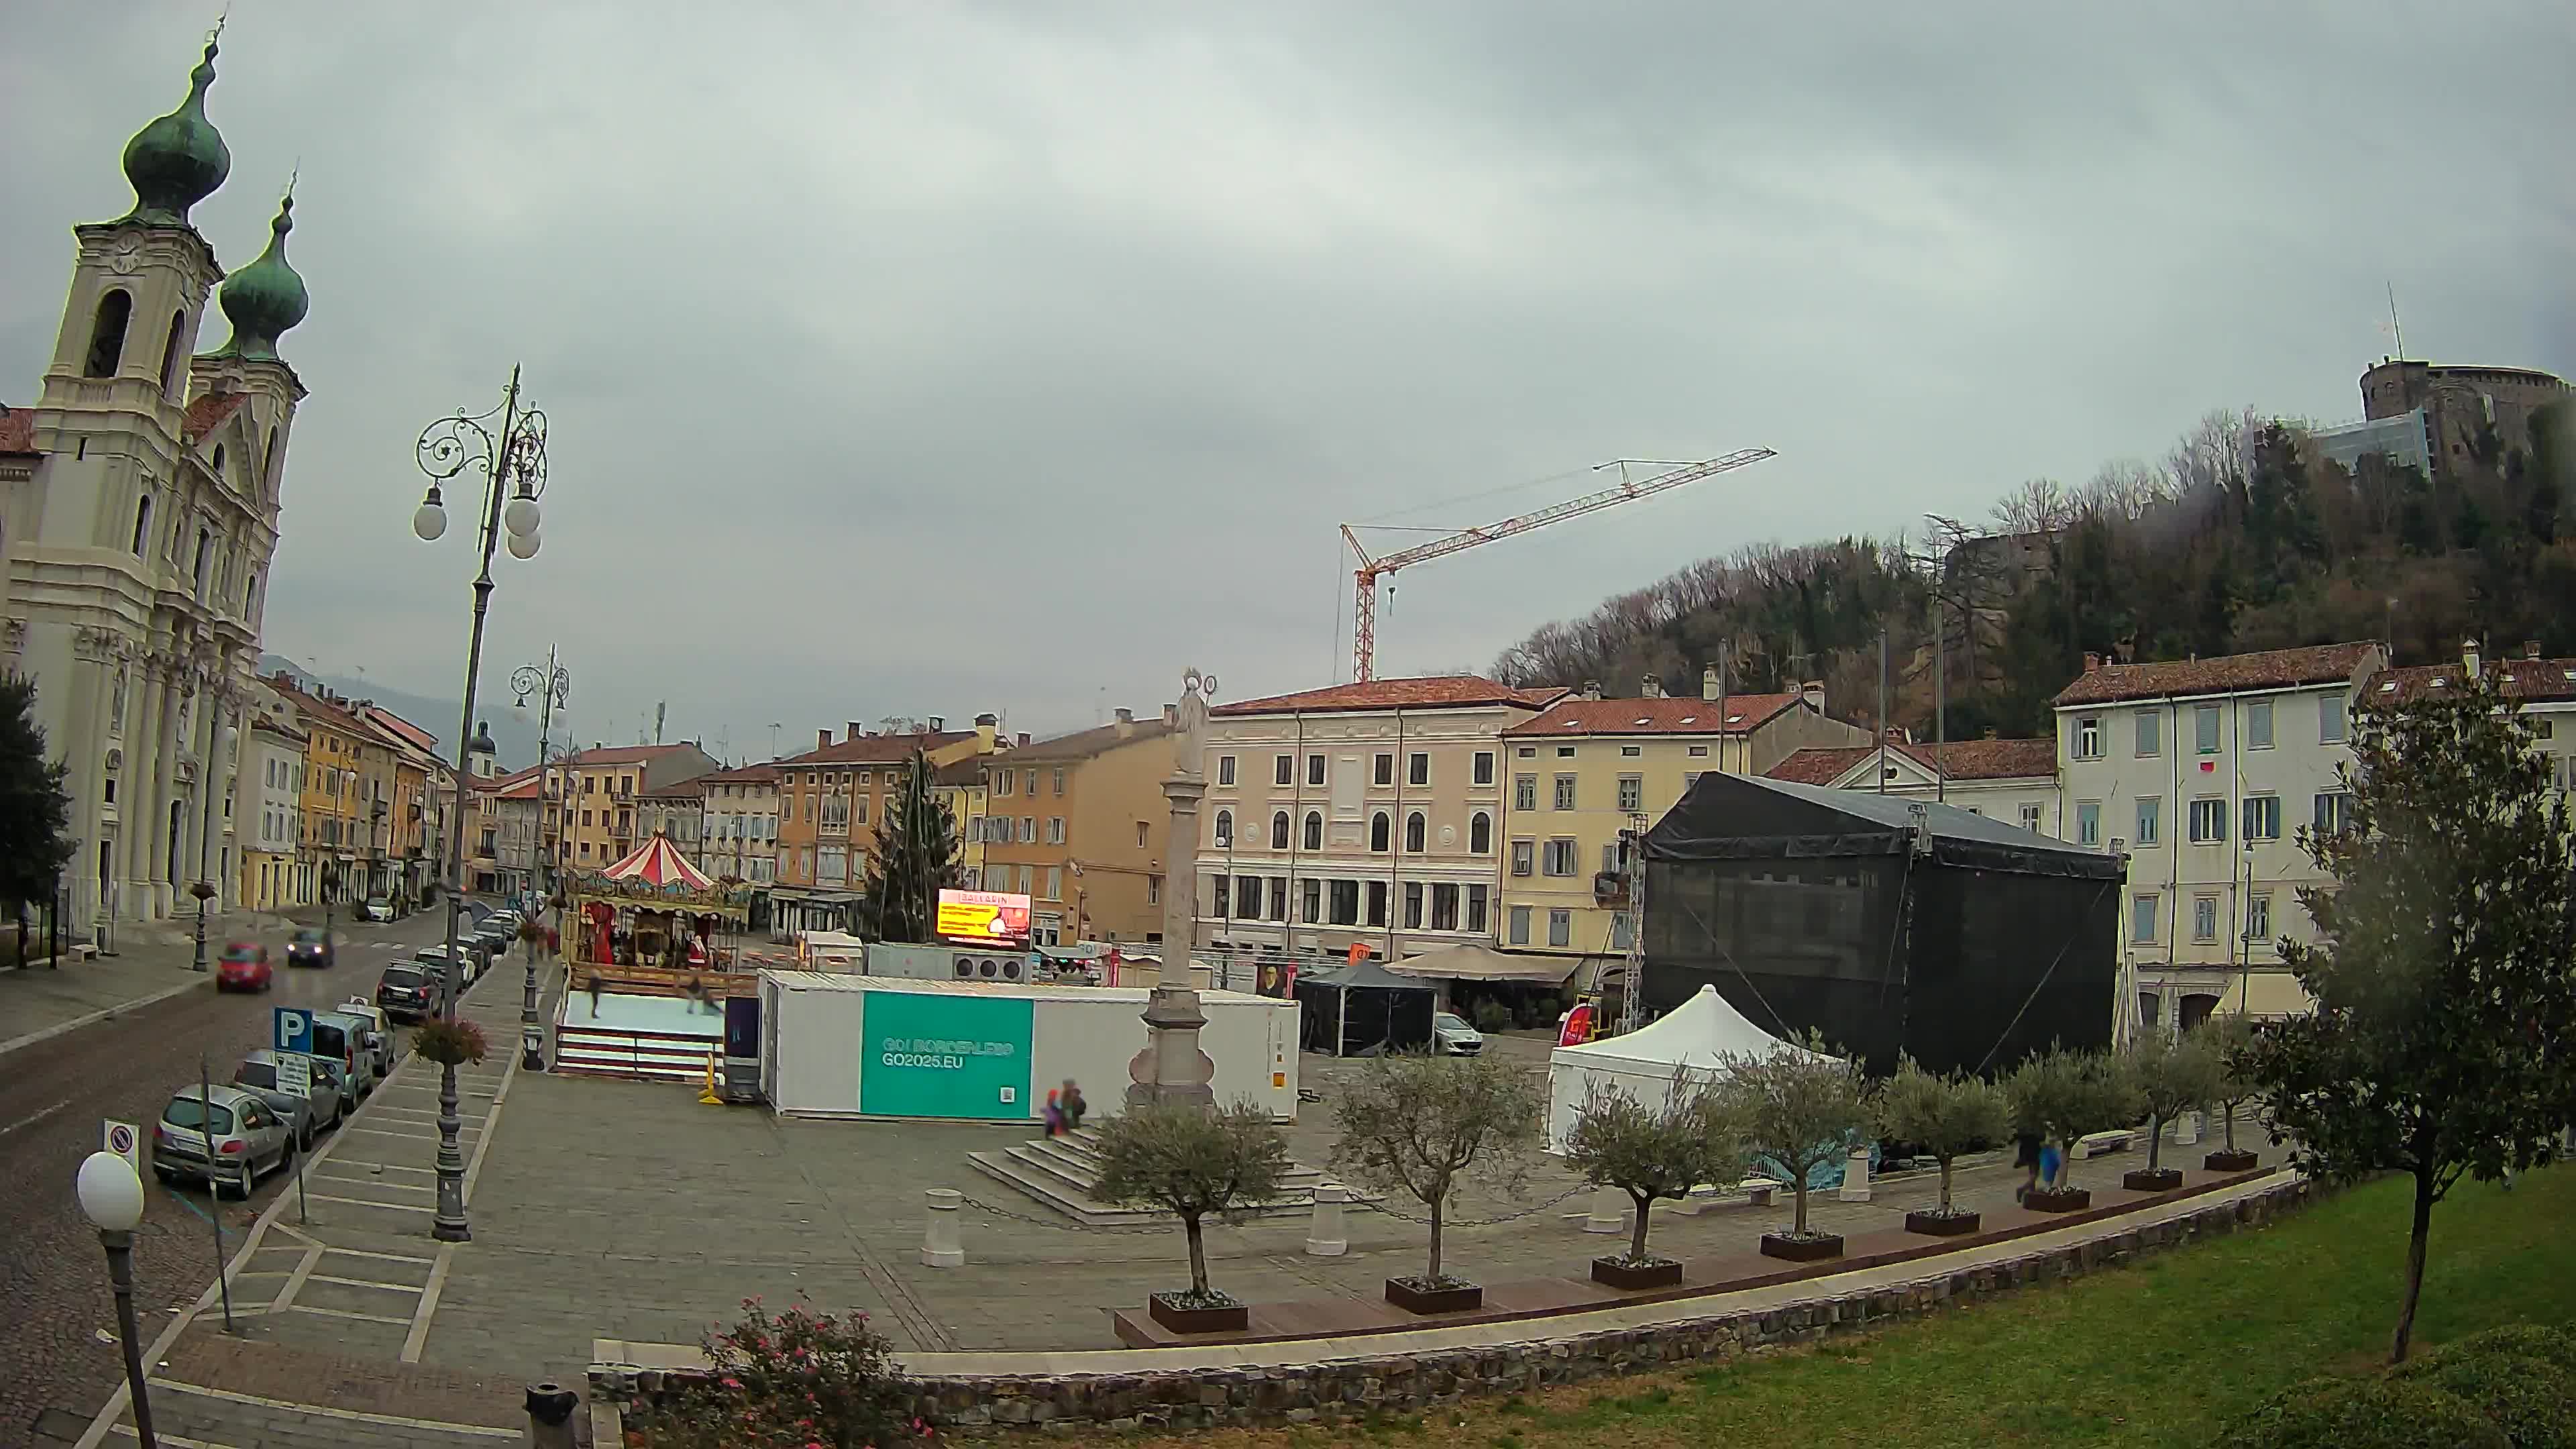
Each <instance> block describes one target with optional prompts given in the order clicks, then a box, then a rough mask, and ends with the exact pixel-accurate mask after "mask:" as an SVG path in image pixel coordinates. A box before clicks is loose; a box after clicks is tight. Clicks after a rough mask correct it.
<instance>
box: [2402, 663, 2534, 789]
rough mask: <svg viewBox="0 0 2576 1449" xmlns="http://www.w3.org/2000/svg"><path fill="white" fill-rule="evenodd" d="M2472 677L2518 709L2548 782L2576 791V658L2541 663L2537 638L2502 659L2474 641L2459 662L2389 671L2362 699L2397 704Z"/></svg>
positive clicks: (2434, 692) (2438, 690) (2455, 685)
mask: <svg viewBox="0 0 2576 1449" xmlns="http://www.w3.org/2000/svg"><path fill="white" fill-rule="evenodd" d="M2472 677H2483V678H2486V679H2488V680H2491V681H2492V682H2493V683H2494V684H2495V685H2496V687H2497V688H2498V689H2499V690H2500V691H2501V692H2502V693H2503V695H2504V697H2505V698H2507V699H2509V700H2512V701H2514V702H2515V703H2516V704H2517V705H2519V706H2520V708H2521V712H2522V717H2523V718H2524V719H2525V720H2527V721H2529V723H2530V725H2531V729H2532V733H2533V734H2535V735H2538V736H2539V747H2540V750H2541V752H2542V753H2544V754H2546V755H2547V756H2549V778H2550V779H2551V780H2552V781H2553V782H2554V783H2555V784H2556V785H2557V786H2558V788H2559V789H2561V790H2576V659H2544V658H2542V657H2541V655H2540V642H2539V641H2538V640H2536V639H2535V640H2529V641H2526V642H2525V643H2524V644H2523V646H2522V651H2521V652H2520V653H2519V654H2516V655H2513V656H2511V657H2509V658H2504V659H2493V658H2488V657H2486V655H2485V651H2484V650H2482V649H2481V648H2480V647H2479V646H2478V645H2477V643H2476V642H2475V641H2470V642H2466V643H2463V644H2462V645H2461V646H2460V662H2459V663H2457V664H2417V665H2409V666H2407V667H2406V668H2403V669H2390V670H2388V671H2387V672H2385V673H2383V674H2381V675H2380V676H2379V677H2378V678H2377V679H2374V680H2372V681H2371V683H2370V688H2369V689H2367V690H2366V691H2364V692H2363V697H2364V698H2366V699H2368V700H2369V701H2370V702H2371V703H2373V704H2377V705H2382V706H2385V705H2390V704H2400V703H2404V702H2405V701H2407V700H2411V699H2420V698H2423V697H2425V696H2428V695H2434V694H2438V693H2439V692H2440V691H2442V690H2445V689H2455V688H2457V687H2459V684H2460V682H2461V681H2462V680H2463V679H2467V678H2472Z"/></svg>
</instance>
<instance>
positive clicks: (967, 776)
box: [930, 755, 990, 786]
mask: <svg viewBox="0 0 2576 1449" xmlns="http://www.w3.org/2000/svg"><path fill="white" fill-rule="evenodd" d="M988 758H990V757H989V756H985V755H976V756H972V757H970V758H967V759H963V760H959V761H956V762H955V763H953V764H947V765H942V766H940V767H939V772H938V773H937V774H934V775H932V776H931V777H930V783H932V784H934V785H952V786H965V785H981V784H983V783H984V761H985V760H986V759H988Z"/></svg>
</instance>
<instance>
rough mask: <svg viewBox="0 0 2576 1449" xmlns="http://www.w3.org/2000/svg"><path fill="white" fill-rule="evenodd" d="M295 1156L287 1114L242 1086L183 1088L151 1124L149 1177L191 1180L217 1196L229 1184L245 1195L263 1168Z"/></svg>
mask: <svg viewBox="0 0 2576 1449" xmlns="http://www.w3.org/2000/svg"><path fill="white" fill-rule="evenodd" d="M209 1138H211V1139H212V1146H213V1149H214V1150H213V1152H212V1154H211V1156H210V1155H209V1153H208V1151H207V1147H208V1139H209ZM294 1160H295V1138H294V1135H293V1132H292V1131H291V1129H290V1125H289V1123H288V1121H287V1118H286V1116H285V1115H284V1114H283V1113H280V1112H279V1111H278V1110H277V1109H276V1108H274V1107H271V1106H270V1105H268V1103H266V1102H264V1101H262V1100H260V1097H259V1094H258V1093H256V1092H252V1091H250V1090H249V1089H247V1088H243V1087H235V1086H229V1085H226V1084H224V1083H220V1082H218V1083H216V1084H215V1085H214V1086H212V1087H209V1088H206V1089H204V1090H203V1091H202V1092H201V1091H200V1090H199V1089H198V1088H195V1087H181V1088H180V1089H179V1090H178V1091H176V1092H173V1093H171V1094H170V1102H169V1105H168V1106H165V1107H163V1108H162V1109H161V1120H160V1121H159V1122H156V1123H154V1124H153V1127H152V1173H153V1175H154V1176H156V1177H158V1178H160V1179H161V1180H162V1181H163V1182H169V1181H172V1180H174V1179H177V1178H183V1177H184V1178H193V1179H195V1180H197V1181H199V1182H203V1183H205V1184H206V1185H207V1186H208V1187H209V1188H210V1189H212V1190H213V1191H214V1192H215V1193H216V1194H217V1195H221V1194H222V1192H223V1190H224V1189H225V1188H227V1187H229V1188H232V1189H234V1190H235V1191H236V1192H238V1193H239V1194H240V1195H241V1196H243V1197H248V1196H250V1191H251V1188H252V1186H253V1185H254V1184H256V1183H257V1182H258V1181H259V1175H260V1174H261V1173H262V1172H266V1171H269V1170H271V1169H274V1168H279V1167H284V1166H286V1165H288V1164H289V1163H292V1162H293V1161H294Z"/></svg>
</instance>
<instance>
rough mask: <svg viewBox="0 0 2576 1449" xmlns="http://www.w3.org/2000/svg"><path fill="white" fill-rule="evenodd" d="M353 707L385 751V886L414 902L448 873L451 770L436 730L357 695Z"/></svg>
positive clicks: (453, 782) (406, 902) (405, 901)
mask: <svg viewBox="0 0 2576 1449" xmlns="http://www.w3.org/2000/svg"><path fill="white" fill-rule="evenodd" d="M351 712H352V713H354V714H356V715H357V717H358V721H359V723H361V724H363V725H365V726H366V727H367V728H368V729H369V730H371V731H373V732H374V734H375V735H376V737H377V738H378V739H380V740H382V741H384V743H385V747H386V749H387V751H388V752H389V760H390V764H391V772H390V776H389V778H390V781H391V784H390V788H389V791H388V794H387V797H386V809H385V812H384V819H383V833H384V850H385V886H384V888H385V890H386V892H387V893H388V894H390V895H391V896H393V897H394V899H395V900H396V901H397V902H398V903H401V904H404V905H411V904H416V903H418V902H420V901H423V900H426V899H428V896H429V892H430V889H431V888H432V887H433V886H437V885H441V884H443V883H444V881H445V878H446V866H447V829H446V826H447V812H448V810H449V809H450V808H452V807H453V806H454V804H455V792H456V776H455V773H454V772H453V771H452V770H450V769H449V768H448V767H447V766H446V765H445V764H443V763H442V762H441V761H440V760H439V758H438V753H439V751H438V736H436V735H434V734H431V733H430V732H429V731H427V730H425V729H422V728H421V727H420V726H418V725H416V724H413V723H412V722H411V721H409V720H407V719H404V718H403V717H402V716H401V715H398V714H395V713H394V712H393V711H392V710H389V709H386V708H385V707H384V706H382V705H380V704H376V703H373V702H371V701H368V700H360V701H358V702H357V703H356V704H354V705H353V706H351Z"/></svg>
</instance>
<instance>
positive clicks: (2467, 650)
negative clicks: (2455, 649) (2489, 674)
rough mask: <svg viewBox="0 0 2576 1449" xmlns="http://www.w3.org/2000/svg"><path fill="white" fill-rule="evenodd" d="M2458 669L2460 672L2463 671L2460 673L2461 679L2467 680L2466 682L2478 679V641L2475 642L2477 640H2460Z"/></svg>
mask: <svg viewBox="0 0 2576 1449" xmlns="http://www.w3.org/2000/svg"><path fill="white" fill-rule="evenodd" d="M2460 668H2461V670H2462V671H2463V672H2462V674H2461V677H2462V678H2463V679H2467V680H2471V681H2475V680H2476V679H2477V677H2478V641H2477V640H2475V639H2463V640H2461V641H2460Z"/></svg>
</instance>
